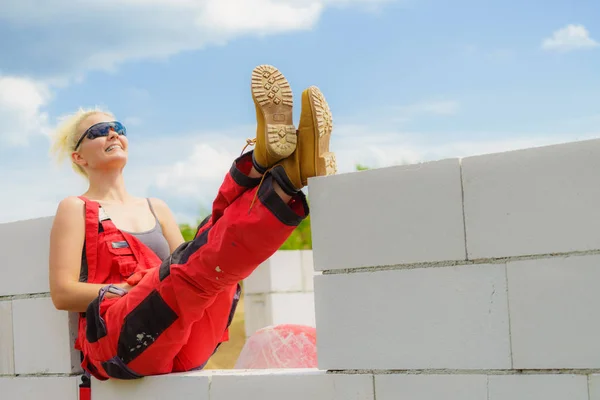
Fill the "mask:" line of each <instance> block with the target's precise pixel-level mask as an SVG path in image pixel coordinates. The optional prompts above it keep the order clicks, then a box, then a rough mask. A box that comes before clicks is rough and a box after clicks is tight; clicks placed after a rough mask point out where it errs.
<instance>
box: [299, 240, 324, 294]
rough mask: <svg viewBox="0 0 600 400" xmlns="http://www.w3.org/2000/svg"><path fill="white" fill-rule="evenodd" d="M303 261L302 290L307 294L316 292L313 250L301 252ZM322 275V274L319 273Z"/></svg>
mask: <svg viewBox="0 0 600 400" xmlns="http://www.w3.org/2000/svg"><path fill="white" fill-rule="evenodd" d="M300 256H301V259H302V290H303V291H305V292H314V290H315V284H314V276H315V274H316V272H315V265H314V260H313V252H312V250H301V251H300ZM319 274H320V273H319Z"/></svg>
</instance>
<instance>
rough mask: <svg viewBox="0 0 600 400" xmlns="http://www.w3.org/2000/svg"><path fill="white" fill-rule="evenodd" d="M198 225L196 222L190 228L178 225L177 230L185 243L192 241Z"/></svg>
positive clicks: (187, 225) (186, 225)
mask: <svg viewBox="0 0 600 400" xmlns="http://www.w3.org/2000/svg"><path fill="white" fill-rule="evenodd" d="M198 225H200V222H198V224H197V225H196V226H191V225H190V224H179V230H180V231H181V234H182V235H183V239H184V240H185V241H186V242H189V241H190V240H192V239H194V235H195V234H196V229H197V227H198Z"/></svg>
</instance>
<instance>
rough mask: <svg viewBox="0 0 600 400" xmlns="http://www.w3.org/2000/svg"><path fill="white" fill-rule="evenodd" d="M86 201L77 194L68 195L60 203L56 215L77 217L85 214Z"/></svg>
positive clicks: (59, 216) (58, 216)
mask: <svg viewBox="0 0 600 400" xmlns="http://www.w3.org/2000/svg"><path fill="white" fill-rule="evenodd" d="M84 208H85V202H84V201H83V200H82V199H81V198H79V197H77V196H68V197H65V198H64V199H62V200H61V201H60V202H59V203H58V207H57V208H56V217H57V218H61V217H62V218H64V217H74V218H77V217H79V216H82V215H83V211H84Z"/></svg>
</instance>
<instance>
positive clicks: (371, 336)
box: [315, 264, 511, 370]
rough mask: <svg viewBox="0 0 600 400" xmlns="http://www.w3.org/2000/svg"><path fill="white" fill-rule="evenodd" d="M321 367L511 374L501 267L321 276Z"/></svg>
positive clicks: (317, 282)
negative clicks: (495, 370)
mask: <svg viewBox="0 0 600 400" xmlns="http://www.w3.org/2000/svg"><path fill="white" fill-rule="evenodd" d="M315 299H316V322H317V346H318V355H319V368H320V369H327V370H329V369H332V370H345V369H396V370H398V369H400V370H404V369H445V368H452V369H508V368H510V367H511V360H510V343H509V342H510V341H509V327H508V310H507V295H506V271H505V265H504V264H494V265H473V266H460V267H433V268H420V269H404V270H389V271H378V272H365V273H362V272H361V273H353V274H334V275H323V276H318V277H317V279H316V280H315Z"/></svg>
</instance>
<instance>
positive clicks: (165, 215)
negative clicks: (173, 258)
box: [150, 198, 185, 253]
mask: <svg viewBox="0 0 600 400" xmlns="http://www.w3.org/2000/svg"><path fill="white" fill-rule="evenodd" d="M150 202H151V203H152V207H153V208H154V211H155V212H156V215H157V217H158V220H159V222H160V226H161V228H162V230H163V234H164V235H165V238H166V239H167V242H168V243H169V248H170V250H171V253H172V252H174V251H175V249H176V248H178V247H179V246H180V245H181V244H182V243H183V242H185V240H184V239H183V235H182V234H181V230H180V229H179V225H178V224H177V221H175V217H174V216H173V213H172V212H171V210H170V209H169V206H167V204H166V203H165V202H164V201H162V200H160V199H155V198H152V199H150Z"/></svg>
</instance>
